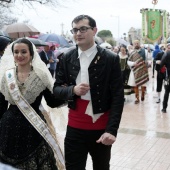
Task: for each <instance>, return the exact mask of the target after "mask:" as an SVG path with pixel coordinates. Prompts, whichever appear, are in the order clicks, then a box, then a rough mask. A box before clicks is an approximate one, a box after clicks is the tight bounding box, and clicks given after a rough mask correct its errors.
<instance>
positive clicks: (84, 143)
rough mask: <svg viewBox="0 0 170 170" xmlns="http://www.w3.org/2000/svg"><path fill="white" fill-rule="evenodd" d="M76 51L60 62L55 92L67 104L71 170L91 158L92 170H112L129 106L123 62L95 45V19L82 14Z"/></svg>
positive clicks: (74, 30)
mask: <svg viewBox="0 0 170 170" xmlns="http://www.w3.org/2000/svg"><path fill="white" fill-rule="evenodd" d="M71 32H72V33H73V37H74V40H75V42H76V44H77V48H76V49H73V50H71V51H69V52H68V53H65V54H64V55H63V57H62V58H61V61H60V67H59V72H58V74H57V77H56V82H55V86H54V89H53V93H54V95H55V96H56V97H58V98H60V99H63V100H67V101H68V107H69V118H68V126H67V132H66V137H65V143H64V144H65V146H64V147H65V149H64V150H65V160H66V169H67V170H83V169H85V167H86V161H87V155H88V153H90V155H91V157H92V161H93V169H97V170H109V169H110V164H109V162H110V158H111V146H112V144H113V143H114V142H115V140H116V136H117V132H118V128H119V123H120V120H121V115H122V112H123V106H124V86H123V80H122V73H121V68H120V60H119V57H118V56H117V55H115V54H114V53H113V52H111V51H109V50H107V49H104V48H102V47H100V46H98V45H97V44H95V41H94V36H95V34H96V32H97V27H96V22H95V20H94V19H93V18H92V17H90V16H88V15H79V16H77V17H76V18H75V19H74V20H73V21H72V30H71Z"/></svg>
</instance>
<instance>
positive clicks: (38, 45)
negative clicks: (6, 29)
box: [26, 38, 48, 47]
mask: <svg viewBox="0 0 170 170" xmlns="http://www.w3.org/2000/svg"><path fill="white" fill-rule="evenodd" d="M26 39H28V40H29V41H31V42H32V43H33V44H34V45H35V46H36V47H40V46H47V45H48V44H47V43H46V42H44V41H42V40H39V39H36V38H26Z"/></svg>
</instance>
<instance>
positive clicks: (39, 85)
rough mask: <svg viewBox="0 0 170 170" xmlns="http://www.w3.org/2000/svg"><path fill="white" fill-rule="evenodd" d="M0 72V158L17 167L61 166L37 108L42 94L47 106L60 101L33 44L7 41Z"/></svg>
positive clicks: (41, 169) (49, 169) (51, 168)
mask: <svg viewBox="0 0 170 170" xmlns="http://www.w3.org/2000/svg"><path fill="white" fill-rule="evenodd" d="M0 73H1V74H0V162H1V163H5V164H9V165H11V166H13V167H15V168H18V169H28V170H57V169H59V170H61V169H64V168H63V160H64V159H63V158H62V153H61V152H60V148H59V147H58V145H57V142H56V140H55V137H54V134H52V133H51V131H50V129H49V126H48V125H47V123H48V121H46V120H45V118H44V115H43V114H42V113H41V112H40V110H39V106H40V104H41V99H42V97H43V96H44V98H45V100H46V102H47V104H48V105H49V106H50V107H57V106H59V105H61V104H62V103H63V101H61V100H56V99H55V98H54V96H53V94H52V88H53V83H54V82H53V79H52V77H51V74H50V72H49V70H48V69H47V67H46V65H45V64H44V63H43V62H42V61H41V59H40V57H39V55H38V53H37V51H36V48H35V46H34V45H33V44H32V43H31V42H30V41H29V40H27V39H25V38H22V39H18V40H17V41H15V42H13V43H12V44H10V45H9V46H8V47H7V49H6V51H5V53H4V55H3V57H2V60H1V66H0ZM8 104H9V107H8ZM46 122H47V123H46ZM56 148H57V149H56ZM56 150H59V151H58V152H56ZM54 156H55V157H56V158H55V157H54ZM56 160H57V161H56ZM56 164H57V165H56ZM57 166H58V168H57ZM60 166H61V167H60Z"/></svg>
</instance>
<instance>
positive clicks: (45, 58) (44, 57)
mask: <svg viewBox="0 0 170 170" xmlns="http://www.w3.org/2000/svg"><path fill="white" fill-rule="evenodd" d="M49 49H50V48H49V46H48V45H47V46H44V50H42V51H41V52H40V53H39V56H40V57H41V60H42V61H43V62H44V63H45V64H46V65H47V64H49V63H52V62H53V60H52V59H49V57H48V55H47V52H48V51H49Z"/></svg>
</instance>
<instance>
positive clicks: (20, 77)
mask: <svg viewBox="0 0 170 170" xmlns="http://www.w3.org/2000/svg"><path fill="white" fill-rule="evenodd" d="M31 71H32V68H31V69H30V70H29V71H27V72H18V67H17V69H16V73H17V78H18V80H19V82H20V83H21V85H22V86H23V85H24V82H25V80H26V79H27V78H28V77H29V76H30V73H31Z"/></svg>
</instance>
